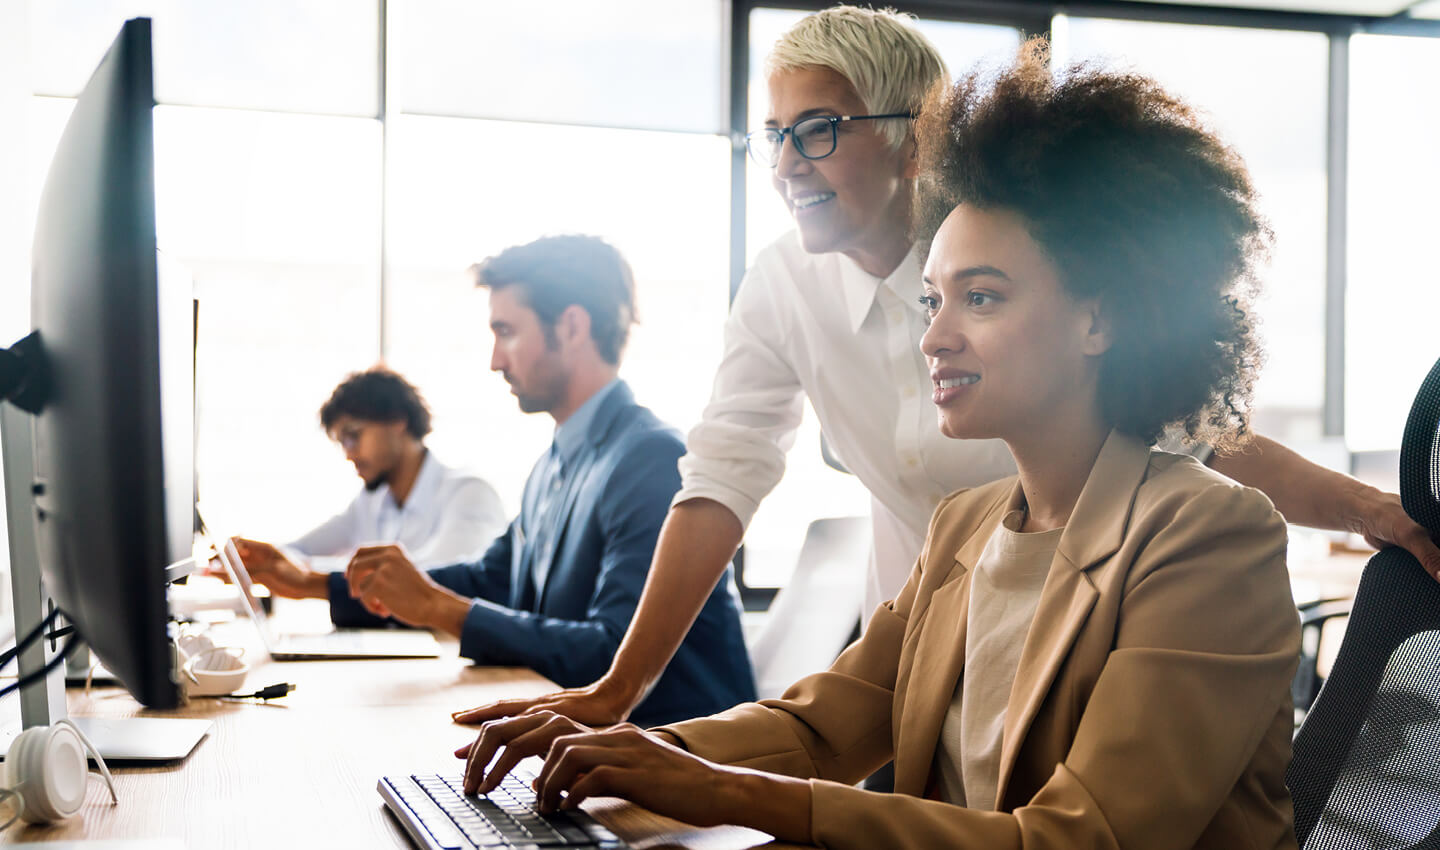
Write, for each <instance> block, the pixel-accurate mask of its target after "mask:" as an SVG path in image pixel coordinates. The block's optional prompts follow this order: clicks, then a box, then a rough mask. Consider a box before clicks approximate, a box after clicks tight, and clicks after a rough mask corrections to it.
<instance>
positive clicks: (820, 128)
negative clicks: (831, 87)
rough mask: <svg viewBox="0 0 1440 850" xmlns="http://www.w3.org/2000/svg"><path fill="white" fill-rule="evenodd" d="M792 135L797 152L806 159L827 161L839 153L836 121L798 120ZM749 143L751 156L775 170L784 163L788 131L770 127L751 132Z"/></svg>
mask: <svg viewBox="0 0 1440 850" xmlns="http://www.w3.org/2000/svg"><path fill="white" fill-rule="evenodd" d="M789 132H790V136H791V138H792V140H793V142H794V144H795V149H796V150H797V151H799V153H800V155H801V156H803V157H805V158H806V159H824V158H825V157H827V156H829V155H830V154H832V153H834V152H835V122H833V121H831V120H830V119H829V118H827V117H825V116H816V117H813V118H806V119H805V120H803V121H796V122H795V125H794V126H793V127H791V128H790V129H789ZM747 142H748V147H749V149H750V156H752V157H754V158H755V161H756V162H758V163H760V164H761V165H766V166H771V167H774V166H775V164H776V163H778V162H779V161H780V149H781V148H782V147H783V146H784V144H785V131H784V130H782V129H780V128H778V127H766V128H765V129H764V130H760V131H759V132H756V133H751V134H750V137H749V139H747Z"/></svg>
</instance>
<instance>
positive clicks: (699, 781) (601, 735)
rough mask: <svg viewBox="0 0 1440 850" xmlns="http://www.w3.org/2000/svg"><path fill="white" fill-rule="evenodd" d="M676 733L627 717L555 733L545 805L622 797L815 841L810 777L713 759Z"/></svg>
mask: <svg viewBox="0 0 1440 850" xmlns="http://www.w3.org/2000/svg"><path fill="white" fill-rule="evenodd" d="M668 737H669V736H666V735H665V733H663V732H662V733H658V734H657V733H652V732H646V731H644V730H643V729H641V728H639V727H638V726H633V725H631V724H629V723H624V724H621V725H619V726H613V727H611V728H609V729H606V730H604V731H600V732H590V731H586V732H579V733H574V734H569V735H561V736H559V737H557V738H555V739H554V741H553V742H552V744H551V746H550V750H549V753H548V755H547V756H546V757H545V767H544V769H543V770H541V771H540V776H539V778H538V779H536V781H535V796H536V803H537V806H538V808H539V809H540V810H541V811H542V812H545V811H552V810H554V809H557V808H564V809H573V808H576V807H578V806H579V805H580V804H581V803H582V802H584V801H585V800H586V799H587V798H589V797H620V798H623V799H626V800H630V801H632V802H635V803H638V804H640V805H641V806H644V807H645V808H647V809H649V810H650V811H652V812H655V813H656V814H660V815H665V816H666V817H672V818H676V819H677V820H682V821H684V822H686V823H690V824H695V825H696V826H715V825H718V824H739V825H741V826H750V827H754V828H756V829H761V830H764V831H765V832H768V833H770V834H771V835H774V836H775V837H777V838H779V839H781V840H782V841H799V842H805V843H808V842H809V841H810V785H809V783H808V782H806V781H805V780H803V779H795V778H793V777H788V776H780V775H777V774H773V773H764V772H762V771H757V770H750V769H747V768H739V767H732V766H729V765H720V764H716V763H714V762H710V761H706V760H705V759H703V758H700V757H699V756H696V755H694V754H692V753H690V752H688V751H686V750H685V749H684V748H682V747H680V746H676V745H674V744H671V743H669V742H668V741H667V740H666V738H668ZM672 740H673V739H672Z"/></svg>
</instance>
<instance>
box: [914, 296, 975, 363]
mask: <svg viewBox="0 0 1440 850" xmlns="http://www.w3.org/2000/svg"><path fill="white" fill-rule="evenodd" d="M956 324H957V323H956V322H954V321H951V320H950V317H949V316H948V315H947V314H946V312H945V308H944V307H943V306H942V307H941V308H940V311H939V312H937V313H936V314H935V315H934V316H932V317H931V318H930V324H929V325H928V326H927V327H926V328H925V333H924V334H922V335H921V337H920V352H921V353H922V354H924V355H925V356H926V357H930V358H938V357H943V356H944V355H946V354H956V353H958V352H961V351H964V350H965V334H964V333H963V331H962V330H961V329H960V328H959V327H956Z"/></svg>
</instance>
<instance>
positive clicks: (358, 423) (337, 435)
mask: <svg viewBox="0 0 1440 850" xmlns="http://www.w3.org/2000/svg"><path fill="white" fill-rule="evenodd" d="M377 424H379V423H377V422H371V421H369V420H367V419H356V420H353V421H351V422H348V423H346V424H345V425H344V426H342V427H340V428H336V429H335V432H334V433H333V434H331V435H330V439H332V440H334V441H335V443H336V444H337V445H339V446H340V448H341V449H342V450H344V451H347V452H348V451H353V450H354V449H355V447H356V446H358V445H360V438H361V437H362V436H364V434H365V430H366V429H367V428H369V427H370V426H371V425H377Z"/></svg>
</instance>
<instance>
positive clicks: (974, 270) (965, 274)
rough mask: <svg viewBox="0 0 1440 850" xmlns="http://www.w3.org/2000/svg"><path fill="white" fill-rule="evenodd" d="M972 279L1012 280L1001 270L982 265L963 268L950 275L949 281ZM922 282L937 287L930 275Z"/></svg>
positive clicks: (923, 278) (923, 277)
mask: <svg viewBox="0 0 1440 850" xmlns="http://www.w3.org/2000/svg"><path fill="white" fill-rule="evenodd" d="M972 277H998V278H1000V279H1001V280H1010V275H1008V274H1006V273H1004V272H1002V271H1000V270H999V269H997V268H995V267H994V266H985V265H980V266H966V267H965V268H963V269H961V270H959V271H957V272H955V273H954V274H952V275H950V278H949V279H950V280H969V279H970V278H972ZM921 280H922V281H924V282H925V283H927V284H929V285H930V286H934V285H935V282H934V281H933V280H931V279H930V276H929V275H923V276H922V277H921Z"/></svg>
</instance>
